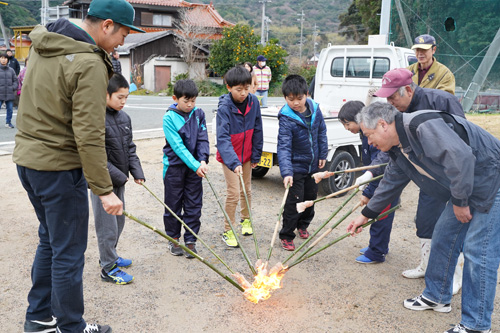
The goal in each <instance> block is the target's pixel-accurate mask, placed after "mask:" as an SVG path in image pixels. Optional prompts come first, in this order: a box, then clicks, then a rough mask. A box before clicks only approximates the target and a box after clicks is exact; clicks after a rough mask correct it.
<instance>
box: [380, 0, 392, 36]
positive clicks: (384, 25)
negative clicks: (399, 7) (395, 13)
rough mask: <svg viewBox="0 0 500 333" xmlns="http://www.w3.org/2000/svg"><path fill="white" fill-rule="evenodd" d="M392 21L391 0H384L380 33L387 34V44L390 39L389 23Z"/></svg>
mask: <svg viewBox="0 0 500 333" xmlns="http://www.w3.org/2000/svg"><path fill="white" fill-rule="evenodd" d="M390 21H391V0H382V8H381V12H380V28H379V34H381V35H385V44H387V41H388V40H389V38H388V36H389V25H390Z"/></svg>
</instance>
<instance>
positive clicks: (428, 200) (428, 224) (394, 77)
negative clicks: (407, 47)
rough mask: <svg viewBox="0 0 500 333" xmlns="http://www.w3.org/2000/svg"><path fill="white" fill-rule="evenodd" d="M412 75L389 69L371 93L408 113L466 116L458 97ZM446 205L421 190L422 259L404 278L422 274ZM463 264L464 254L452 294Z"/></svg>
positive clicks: (419, 234)
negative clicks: (419, 82) (421, 84)
mask: <svg viewBox="0 0 500 333" xmlns="http://www.w3.org/2000/svg"><path fill="white" fill-rule="evenodd" d="M412 78H413V73H412V72H410V71H409V70H408V69H406V68H396V69H393V70H390V71H388V72H387V73H385V74H384V76H383V77H382V87H381V88H380V89H379V90H377V91H376V92H375V94H374V95H375V96H377V97H385V98H387V102H389V103H390V104H392V105H393V106H394V107H396V109H398V110H399V111H400V112H404V113H411V112H415V111H421V110H437V111H444V112H447V113H450V114H453V115H457V116H460V117H462V118H465V114H464V111H463V109H462V106H461V105H460V103H459V101H458V98H456V97H455V96H454V95H452V94H450V93H447V92H445V91H442V90H438V89H428V88H420V87H419V86H417V85H416V84H415V83H414V82H413V79H412ZM445 205H446V202H445V201H442V200H439V199H436V198H434V197H432V193H429V194H428V193H425V192H423V191H420V194H419V200H418V207H417V215H416V217H415V224H416V227H417V237H419V238H420V250H421V260H420V264H419V265H418V266H417V267H416V268H415V269H410V270H406V271H404V272H403V276H404V277H406V278H409V279H416V278H423V277H424V276H425V271H426V269H427V262H428V260H429V254H430V248H431V238H432V233H433V231H434V226H435V225H436V222H437V220H438V218H439V216H440V215H441V212H442V211H443V209H444V207H445ZM462 263H463V257H461V258H460V259H459V264H458V265H457V268H456V271H455V279H454V286H453V293H454V294H456V293H458V291H459V290H460V288H461V285H462V282H461V281H462V279H461V278H462V274H461V273H462V265H461V264H462Z"/></svg>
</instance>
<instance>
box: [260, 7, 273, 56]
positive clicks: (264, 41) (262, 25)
mask: <svg viewBox="0 0 500 333" xmlns="http://www.w3.org/2000/svg"><path fill="white" fill-rule="evenodd" d="M259 2H260V3H261V4H262V24H261V29H260V30H261V31H260V43H261V44H262V46H265V45H266V34H265V26H266V2H271V1H270V0H261V1H259Z"/></svg>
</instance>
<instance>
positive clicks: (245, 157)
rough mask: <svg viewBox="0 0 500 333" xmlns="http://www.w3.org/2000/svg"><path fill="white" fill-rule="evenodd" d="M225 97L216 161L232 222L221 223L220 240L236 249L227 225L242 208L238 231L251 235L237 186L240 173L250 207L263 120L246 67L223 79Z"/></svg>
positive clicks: (221, 100)
mask: <svg viewBox="0 0 500 333" xmlns="http://www.w3.org/2000/svg"><path fill="white" fill-rule="evenodd" d="M224 79H225V81H226V85H227V90H228V91H229V93H228V94H226V95H222V96H221V97H220V98H219V106H218V110H217V161H219V162H221V163H222V169H223V171H224V178H225V179H226V186H227V195H226V204H225V210H226V212H227V214H228V216H229V218H230V219H231V221H227V220H224V233H223V235H222V239H223V240H224V242H226V244H227V246H229V247H238V242H237V241H236V238H235V235H234V234H233V231H232V230H231V227H230V225H229V223H232V224H233V225H235V215H236V207H237V206H238V201H240V206H241V214H240V218H241V229H242V230H241V231H242V234H243V235H244V236H248V235H252V234H253V230H252V225H251V223H250V220H249V217H250V212H249V210H248V207H247V205H246V202H245V197H244V194H243V189H242V188H241V186H240V176H239V175H240V174H243V182H244V183H245V190H246V193H247V196H248V203H249V205H250V206H251V199H252V189H251V177H252V168H254V167H256V166H257V164H258V163H259V161H260V155H261V154H262V144H263V137H262V119H261V115H260V106H259V100H258V99H257V97H256V96H255V95H253V94H250V93H249V91H250V85H251V84H252V76H251V74H250V72H248V71H247V70H246V69H245V67H243V66H237V67H234V68H231V69H230V70H229V71H228V72H227V73H226V75H225V76H224Z"/></svg>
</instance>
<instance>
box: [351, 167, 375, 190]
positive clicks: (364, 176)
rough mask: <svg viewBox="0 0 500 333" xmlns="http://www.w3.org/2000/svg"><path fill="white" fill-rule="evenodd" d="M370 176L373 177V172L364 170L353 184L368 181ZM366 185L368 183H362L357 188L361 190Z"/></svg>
mask: <svg viewBox="0 0 500 333" xmlns="http://www.w3.org/2000/svg"><path fill="white" fill-rule="evenodd" d="M372 178H373V174H372V173H371V172H370V171H366V172H365V173H364V174H362V175H361V176H359V177H358V179H356V182H355V183H354V185H359V184H361V183H364V182H367V181H369V180H370V179H372ZM367 185H368V183H366V184H364V185H361V186H360V187H359V190H360V191H363V190H364V189H365V188H366V186H367Z"/></svg>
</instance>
